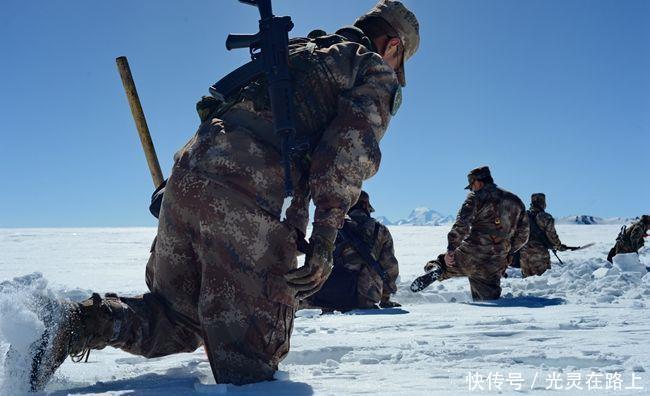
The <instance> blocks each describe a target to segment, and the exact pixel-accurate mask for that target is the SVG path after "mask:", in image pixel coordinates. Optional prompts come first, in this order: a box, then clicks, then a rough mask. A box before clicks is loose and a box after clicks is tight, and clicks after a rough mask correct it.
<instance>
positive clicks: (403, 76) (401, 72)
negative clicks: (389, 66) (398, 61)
mask: <svg viewBox="0 0 650 396" xmlns="http://www.w3.org/2000/svg"><path fill="white" fill-rule="evenodd" d="M395 73H396V74H397V81H399V85H401V86H402V87H405V86H406V73H405V72H404V57H403V56H402V65H401V66H400V67H399V69H397V71H395Z"/></svg>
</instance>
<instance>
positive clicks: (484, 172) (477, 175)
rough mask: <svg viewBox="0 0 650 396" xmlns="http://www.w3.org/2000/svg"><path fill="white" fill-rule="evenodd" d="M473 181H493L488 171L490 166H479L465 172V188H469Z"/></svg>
mask: <svg viewBox="0 0 650 396" xmlns="http://www.w3.org/2000/svg"><path fill="white" fill-rule="evenodd" d="M475 181H482V182H485V183H493V182H494V180H493V179H492V174H491V173H490V168H488V167H487V166H481V167H479V168H475V169H472V170H471V171H470V172H469V173H468V174H467V182H468V183H469V184H468V185H467V187H465V190H470V189H471V185H472V183H474V182H475Z"/></svg>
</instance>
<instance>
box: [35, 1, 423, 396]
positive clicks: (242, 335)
mask: <svg viewBox="0 0 650 396" xmlns="http://www.w3.org/2000/svg"><path fill="white" fill-rule="evenodd" d="M323 33H324V32H322V31H321V32H320V34H313V35H310V38H308V39H307V38H305V39H295V40H292V41H291V42H290V46H289V53H290V54H289V60H290V62H289V63H290V67H291V77H292V82H293V88H294V92H293V106H294V110H295V128H296V140H297V141H299V142H303V144H301V145H300V148H301V149H302V150H303V151H302V152H301V153H300V154H299V155H298V154H297V155H296V156H294V158H293V161H292V169H291V171H292V179H293V181H294V185H295V194H294V198H293V201H292V203H291V206H290V207H289V208H288V210H287V212H286V221H281V219H280V217H281V212H282V205H283V200H284V188H283V187H284V172H283V171H284V168H283V165H282V158H281V155H280V152H281V150H280V139H279V137H278V136H276V135H275V134H274V133H273V124H272V116H271V115H272V112H271V108H270V104H269V97H268V89H267V86H266V81H265V79H264V78H260V79H256V80H253V81H251V82H250V83H246V84H245V85H243V86H241V89H240V90H239V91H238V94H237V95H236V97H235V98H233V99H232V100H228V101H227V102H225V103H224V102H219V101H217V100H214V99H208V98H204V100H202V101H201V102H199V105H197V109H198V110H199V114H200V116H201V121H202V124H201V126H200V127H199V129H198V131H197V133H196V134H195V135H194V137H192V138H191V139H190V140H189V141H188V142H187V144H186V145H185V146H184V147H183V148H182V149H181V150H180V151H179V152H178V153H177V154H176V156H175V163H174V166H173V169H172V173H171V176H170V177H169V180H168V182H167V186H166V190H165V196H164V199H163V201H162V208H161V212H160V223H159V227H158V237H157V242H156V244H155V247H154V249H153V253H152V256H151V258H150V260H149V263H148V265H147V285H148V287H149V289H150V292H149V293H146V294H144V295H142V296H137V297H128V298H127V297H118V296H116V295H106V296H105V297H104V298H102V297H100V296H99V295H98V294H94V295H93V297H92V298H90V299H88V300H86V301H83V302H81V303H78V304H71V303H69V304H68V303H66V312H67V314H66V315H65V320H64V321H63V322H62V324H61V325H60V326H58V328H57V332H56V336H55V337H53V339H54V341H49V337H44V338H43V343H42V345H39V346H37V347H36V348H35V350H36V351H37V352H36V353H35V356H34V357H33V361H34V364H32V365H31V367H33V369H32V371H31V373H30V378H31V385H32V388H33V389H41V388H42V387H43V386H45V384H46V383H47V381H48V380H49V378H50V377H51V375H52V374H53V373H54V371H55V370H56V369H57V368H58V367H59V366H60V365H61V364H62V363H63V361H64V360H65V358H66V356H68V355H70V356H76V357H83V355H84V354H87V353H89V351H90V350H91V349H102V348H104V347H106V346H113V347H116V348H120V349H122V350H124V351H127V352H130V353H133V354H136V355H141V356H145V357H159V356H165V355H169V354H174V353H179V352H190V351H194V350H195V349H196V348H198V347H199V346H201V345H204V346H205V348H206V353H207V355H208V357H209V360H210V365H211V367H212V372H213V374H214V376H215V379H216V380H217V382H219V383H233V384H246V383H251V382H257V381H264V380H270V379H272V378H273V375H274V373H275V371H276V370H277V367H278V363H279V362H280V361H281V360H282V359H283V358H284V357H285V356H286V355H287V353H288V352H289V337H290V335H291V331H292V329H293V318H294V310H295V306H296V300H297V299H304V298H307V297H309V296H310V295H311V294H313V293H315V292H316V291H318V289H319V288H320V287H321V286H322V284H323V283H324V282H325V280H326V279H327V277H328V275H329V273H330V271H331V269H332V259H333V258H332V257H333V251H334V240H335V238H336V235H337V232H338V229H339V228H340V227H342V226H343V222H344V218H345V215H346V213H347V212H348V209H349V208H350V206H351V205H352V204H353V203H354V202H356V200H357V198H358V196H359V193H360V191H361V184H362V182H363V181H364V180H365V179H368V178H369V177H371V176H372V175H374V174H375V173H376V172H377V170H378V168H379V162H380V158H381V153H380V150H379V141H380V140H381V138H382V137H383V136H384V133H385V132H386V128H387V126H388V123H389V121H390V118H391V115H394V114H395V113H396V112H397V109H398V107H399V105H400V102H401V87H400V86H404V85H405V74H404V62H405V61H406V60H408V59H409V58H410V57H411V56H412V55H413V54H414V53H415V52H416V50H417V48H418V45H419V26H418V22H417V19H416V18H415V15H414V14H413V13H412V12H410V11H409V10H408V9H406V7H404V5H403V4H402V3H400V2H398V1H393V0H382V1H380V2H379V3H378V4H377V5H376V6H375V7H374V8H373V9H372V10H371V11H370V12H368V13H367V14H366V15H364V16H362V17H361V18H359V19H358V20H357V21H356V22H355V26H351V27H348V28H344V29H341V30H339V31H338V32H337V34H331V35H326V34H323ZM296 157H297V158H296ZM310 198H311V199H312V200H313V202H314V204H315V207H316V210H315V216H314V222H313V225H314V226H313V231H312V233H311V237H310V246H311V249H310V251H309V252H308V253H307V255H306V259H305V265H304V266H302V267H300V268H296V266H297V260H296V242H297V239H299V238H302V235H304V233H305V231H306V227H307V223H308V220H309V215H308V208H309V206H308V204H309V199H310Z"/></svg>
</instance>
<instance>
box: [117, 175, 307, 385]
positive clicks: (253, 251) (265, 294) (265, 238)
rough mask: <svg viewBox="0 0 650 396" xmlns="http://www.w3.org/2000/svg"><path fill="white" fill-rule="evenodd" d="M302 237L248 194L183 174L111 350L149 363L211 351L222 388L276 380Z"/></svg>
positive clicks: (173, 185)
mask: <svg viewBox="0 0 650 396" xmlns="http://www.w3.org/2000/svg"><path fill="white" fill-rule="evenodd" d="M296 265H297V261H296V235H295V231H292V230H290V229H289V227H288V226H285V225H284V224H283V223H281V222H280V221H279V220H278V219H277V218H274V217H273V216H271V215H270V214H268V213H267V212H264V211H262V210H261V209H259V208H258V206H257V205H255V203H254V202H251V200H250V199H247V197H246V196H243V195H242V194H241V193H239V192H235V191H233V190H232V189H229V188H227V187H224V186H223V185H221V184H220V183H218V182H216V181H214V180H210V179H209V178H206V177H204V176H200V175H197V174H195V173H193V172H191V171H187V170H184V169H181V168H178V167H175V169H174V171H173V174H172V176H171V177H170V179H169V181H168V183H167V187H166V190H165V197H164V200H163V205H162V211H161V215H160V223H159V227H158V236H157V240H156V242H155V247H154V249H153V252H152V255H151V258H150V260H149V263H148V264H147V273H146V275H147V285H148V287H149V289H150V291H151V293H148V294H145V295H143V296H139V297H133V298H121V299H120V300H121V302H122V305H123V306H124V307H125V309H124V310H123V311H124V313H122V314H121V317H120V318H119V322H120V325H119V327H120V330H119V332H118V333H116V336H115V337H114V339H113V340H111V342H110V345H112V346H115V347H118V348H121V349H123V350H125V351H127V352H130V353H133V354H136V355H142V356H145V357H158V356H165V355H169V354H174V353H179V352H190V351H193V350H195V349H196V348H198V347H199V346H201V345H204V346H205V348H206V352H207V355H208V358H209V360H210V365H211V367H212V371H213V374H214V376H215V379H216V380H217V382H220V383H234V384H245V383H250V382H257V381H263V380H270V379H272V378H273V374H274V372H275V371H276V370H277V366H278V363H279V362H280V361H281V360H282V359H283V358H284V357H285V356H286V355H287V353H288V352H289V337H290V335H291V331H292V329H293V317H294V309H295V301H294V296H293V294H292V293H291V291H290V290H289V288H288V286H287V285H286V283H285V281H284V278H283V275H284V274H285V273H286V272H287V271H289V270H290V269H292V268H295V267H296Z"/></svg>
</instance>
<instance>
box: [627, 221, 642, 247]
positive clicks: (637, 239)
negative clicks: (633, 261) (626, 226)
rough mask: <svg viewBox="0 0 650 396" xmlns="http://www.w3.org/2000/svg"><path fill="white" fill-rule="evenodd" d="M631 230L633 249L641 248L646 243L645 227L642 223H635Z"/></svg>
mask: <svg viewBox="0 0 650 396" xmlns="http://www.w3.org/2000/svg"><path fill="white" fill-rule="evenodd" d="M631 228H632V230H630V245H631V247H632V249H634V250H639V249H641V248H642V247H643V245H644V244H645V241H644V240H643V236H644V235H645V227H643V226H642V225H641V224H638V223H637V224H634V225H633V226H632V227H631Z"/></svg>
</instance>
